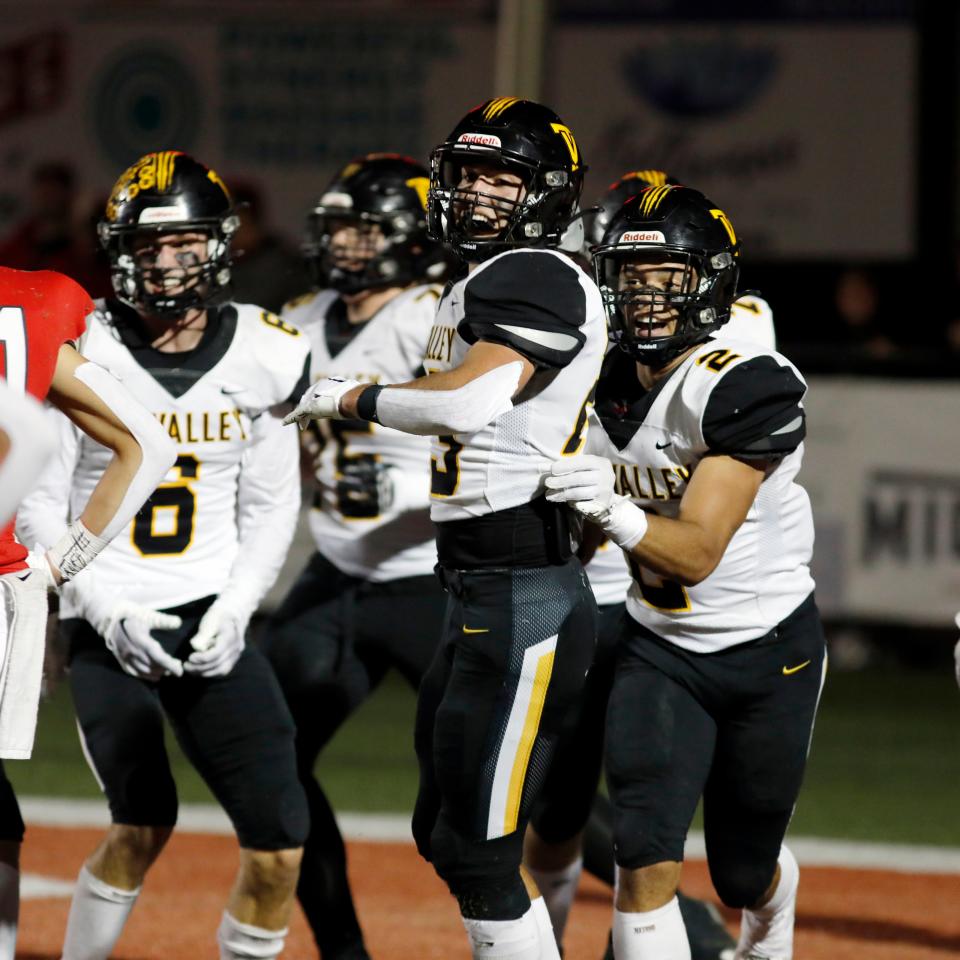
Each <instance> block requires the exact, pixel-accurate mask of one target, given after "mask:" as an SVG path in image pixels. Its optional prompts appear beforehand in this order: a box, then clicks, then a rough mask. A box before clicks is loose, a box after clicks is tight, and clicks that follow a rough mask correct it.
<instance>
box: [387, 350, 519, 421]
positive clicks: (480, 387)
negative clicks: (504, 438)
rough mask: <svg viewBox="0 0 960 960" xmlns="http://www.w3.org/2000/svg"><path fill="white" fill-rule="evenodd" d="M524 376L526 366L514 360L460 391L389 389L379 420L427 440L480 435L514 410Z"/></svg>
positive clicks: (471, 382) (495, 368) (488, 372)
mask: <svg viewBox="0 0 960 960" xmlns="http://www.w3.org/2000/svg"><path fill="white" fill-rule="evenodd" d="M522 372H523V364H522V363H521V362H520V361H519V360H511V361H510V362H509V363H505V364H503V365H501V366H499V367H494V368H493V370H488V371H487V372H486V373H484V374H481V375H480V376H479V377H477V378H476V379H474V380H471V381H470V382H469V383H466V384H464V385H463V386H462V387H459V388H457V389H456V390H399V389H397V388H390V387H386V388H384V389H383V390H381V391H380V394H379V396H378V397H377V420H378V421H379V422H380V423H382V424H383V425H384V426H385V427H393V428H394V429H396V430H402V431H403V432H404V433H416V434H419V435H420V436H426V437H437V436H444V435H446V434H459V433H476V432H477V431H478V430H482V429H483V428H484V427H485V426H486V425H487V424H488V423H490V422H491V421H492V420H494V419H495V418H496V417H498V416H500V414H502V413H506V411H507V410H509V409H510V407H511V406H512V404H513V395H514V394H515V393H516V392H517V387H518V386H519V384H520V374H521V373H522Z"/></svg>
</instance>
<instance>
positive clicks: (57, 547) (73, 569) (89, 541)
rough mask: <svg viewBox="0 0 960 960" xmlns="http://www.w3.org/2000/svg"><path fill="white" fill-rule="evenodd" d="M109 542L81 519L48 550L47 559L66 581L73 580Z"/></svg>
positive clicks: (74, 522) (69, 527)
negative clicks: (89, 528) (90, 529)
mask: <svg viewBox="0 0 960 960" xmlns="http://www.w3.org/2000/svg"><path fill="white" fill-rule="evenodd" d="M107 543H109V541H108V540H104V539H103V538H102V537H98V536H97V535H96V534H95V533H91V532H90V531H89V530H88V529H87V528H86V527H85V526H84V525H83V523H82V522H81V521H80V520H74V521H73V523H71V524H70V526H68V527H67V532H66V533H65V534H64V535H63V536H62V537H61V538H60V539H59V540H58V541H57V542H56V543H55V544H54V545H53V546H52V547H50V549H49V550H48V551H47V559H48V560H49V561H50V563H51V564H53V566H54V567H55V568H56V569H57V570H59V571H60V576H61V578H62V579H63V581H64V582H66V581H67V580H72V579H73V578H74V577H75V576H76V575H77V574H78V573H79V572H80V571H81V570H82V569H83V568H84V567H85V566H86V565H87V564H88V563H89V562H90V561H91V560H93V558H94V557H95V556H96V555H97V554H98V553H99V552H100V551H101V550H102V549H103V548H104V547H105V546H106V545H107Z"/></svg>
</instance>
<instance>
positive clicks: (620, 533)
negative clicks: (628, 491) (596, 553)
mask: <svg viewBox="0 0 960 960" xmlns="http://www.w3.org/2000/svg"><path fill="white" fill-rule="evenodd" d="M596 522H597V523H598V524H599V526H600V529H601V530H603V532H604V533H605V534H606V535H607V536H608V537H609V538H610V539H611V540H612V541H613V542H614V543H615V544H616V545H617V546H618V547H622V548H623V549H624V550H631V549H633V547H635V546H636V545H637V544H638V543H639V542H640V541H641V540H642V539H643V538H644V536H645V535H646V532H647V514H646V512H645V511H644V510H643V509H641V508H640V507H638V506H637V505H636V504H635V503H633V502H631V501H630V500H628V499H627V498H626V497H615V498H614V500H613V501H612V502H611V504H610V506H609V507H608V508H607V511H606V513H604V514H603V516H601V517H598V518H597V521H596Z"/></svg>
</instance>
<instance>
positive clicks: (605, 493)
mask: <svg viewBox="0 0 960 960" xmlns="http://www.w3.org/2000/svg"><path fill="white" fill-rule="evenodd" d="M544 485H545V486H546V488H547V494H546V497H547V499H548V500H549V501H550V502H551V503H569V504H570V505H571V506H572V507H573V509H574V510H576V511H577V513H579V514H580V516H582V517H584V518H586V519H587V520H590V521H592V522H593V523H595V524H596V525H597V526H598V527H600V529H601V530H603V532H604V533H605V534H606V535H607V537H608V538H609V539H610V540H612V541H613V542H614V543H615V544H617V546H619V547H622V548H623V549H624V550H629V549H631V548H632V547H633V546H634V545H636V544H637V543H639V541H640V540H642V539H643V536H644V534H646V532H647V515H646V513H644V511H643V510H641V509H640V507H638V506H637V505H636V504H635V503H631V502H630V500H628V499H627V498H626V497H622V496H620V494H618V493H615V492H614V489H613V487H614V475H613V467H612V465H611V463H610V461H609V460H607V459H606V458H605V457H596V456H593V455H592V454H589V453H581V454H579V455H578V456H575V457H566V458H564V459H563V460H555V461H554V462H553V463H552V464H551V465H550V474H549V476H548V477H547V478H546V480H545V481H544Z"/></svg>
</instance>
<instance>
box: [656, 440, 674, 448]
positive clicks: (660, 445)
mask: <svg viewBox="0 0 960 960" xmlns="http://www.w3.org/2000/svg"><path fill="white" fill-rule="evenodd" d="M672 446H673V441H672V440H668V441H667V442H666V443H658V444H657V449H658V450H666V449H667V447H672Z"/></svg>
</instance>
